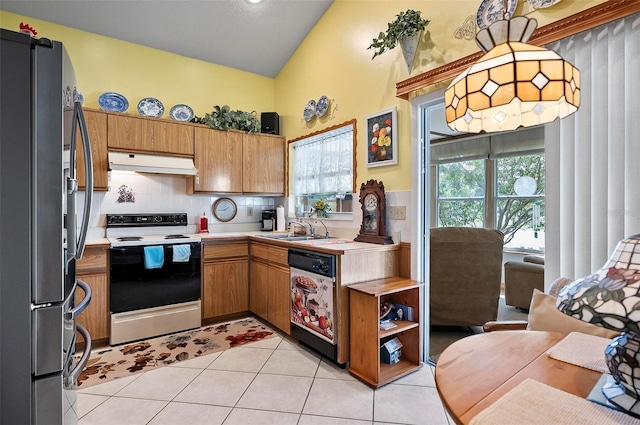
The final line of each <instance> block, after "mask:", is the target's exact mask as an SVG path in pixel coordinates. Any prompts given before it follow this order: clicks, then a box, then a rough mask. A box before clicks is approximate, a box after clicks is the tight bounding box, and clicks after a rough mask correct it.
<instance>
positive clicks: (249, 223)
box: [77, 171, 412, 243]
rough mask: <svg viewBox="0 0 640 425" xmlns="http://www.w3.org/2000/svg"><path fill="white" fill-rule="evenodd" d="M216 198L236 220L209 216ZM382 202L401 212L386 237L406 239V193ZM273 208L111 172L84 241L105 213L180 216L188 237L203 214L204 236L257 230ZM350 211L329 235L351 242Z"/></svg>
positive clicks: (265, 202) (98, 234) (268, 200)
mask: <svg viewBox="0 0 640 425" xmlns="http://www.w3.org/2000/svg"><path fill="white" fill-rule="evenodd" d="M123 193H125V194H129V195H133V196H128V197H126V199H125V202H123V201H122V195H123ZM222 197H228V198H231V199H233V200H234V202H235V203H236V205H237V206H238V212H237V214H236V216H235V217H234V219H233V220H232V221H230V222H228V223H222V222H219V221H217V220H216V219H215V218H214V217H213V214H212V212H211V206H212V205H213V203H214V202H215V201H216V200H217V199H219V198H222ZM354 198H355V199H357V197H354ZM386 198H387V209H388V210H389V207H390V206H405V207H406V212H407V213H406V218H405V219H404V220H393V219H391V218H390V217H389V214H387V233H388V234H389V235H390V236H392V237H393V239H394V242H396V243H398V242H399V241H400V240H402V241H408V240H410V233H409V232H410V231H411V219H412V217H411V191H395V192H387V193H386ZM84 199H85V193H84V192H79V196H78V200H77V214H78V222H81V220H82V214H83V205H84ZM356 202H357V201H356ZM279 204H282V205H284V206H285V208H286V207H287V205H288V203H287V202H286V199H285V198H283V197H263V196H245V195H205V194H203V195H188V194H187V182H186V178H185V177H183V176H174V175H167V174H141V173H134V172H128V171H112V172H110V176H109V191H108V192H95V193H94V196H93V207H92V212H91V217H90V219H89V232H88V237H89V239H94V238H103V237H105V236H106V223H107V219H106V214H144V213H186V214H187V216H188V226H187V232H188V233H191V232H197V230H198V229H199V223H200V217H201V216H202V213H203V212H204V213H205V214H206V216H207V218H208V220H209V232H212V233H218V232H251V231H259V230H260V219H261V217H262V211H263V210H265V209H275V207H276V206H277V205H279ZM249 210H252V215H249V214H248V211H249ZM353 211H354V212H353V214H352V215H349V216H348V217H343V218H340V219H337V218H334V219H332V218H331V217H330V218H329V219H327V220H323V221H324V222H325V224H326V225H327V227H328V228H329V230H330V234H331V235H333V236H339V237H343V238H353V237H355V236H356V235H357V234H358V231H359V229H360V223H361V220H362V211H361V209H360V206H359V205H354V208H353ZM398 239H399V240H398Z"/></svg>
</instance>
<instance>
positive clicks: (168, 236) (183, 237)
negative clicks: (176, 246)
mask: <svg viewBox="0 0 640 425" xmlns="http://www.w3.org/2000/svg"><path fill="white" fill-rule="evenodd" d="M164 238H165V239H188V238H189V236H185V235H167V236H165V237H164Z"/></svg>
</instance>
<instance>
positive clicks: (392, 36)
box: [367, 9, 430, 60]
mask: <svg viewBox="0 0 640 425" xmlns="http://www.w3.org/2000/svg"><path fill="white" fill-rule="evenodd" d="M420 13H421V12H420V11H419V10H418V11H416V10H412V9H409V10H407V11H406V12H400V13H398V14H397V15H396V20H395V21H393V22H390V23H388V24H387V25H388V26H387V32H386V33H384V32H381V33H380V34H379V35H378V37H376V38H374V39H373V43H371V45H370V46H369V47H367V50H369V49H374V52H373V57H372V58H371V59H372V60H373V59H375V57H376V56H379V55H381V54H383V53H384V52H386V51H387V50H391V49H393V48H394V47H396V46H397V45H398V43H399V42H400V40H401V39H403V38H405V37H411V36H412V35H415V34H416V33H419V32H420V31H422V30H424V29H425V28H426V26H427V25H429V22H430V21H428V20H426V19H422V17H420Z"/></svg>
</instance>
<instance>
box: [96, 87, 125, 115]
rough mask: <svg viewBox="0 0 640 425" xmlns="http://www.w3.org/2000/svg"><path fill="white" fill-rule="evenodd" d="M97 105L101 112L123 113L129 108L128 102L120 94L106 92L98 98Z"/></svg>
mask: <svg viewBox="0 0 640 425" xmlns="http://www.w3.org/2000/svg"><path fill="white" fill-rule="evenodd" d="M98 105H100V109H102V110H103V111H113V112H124V111H126V110H127V109H128V108H129V101H128V100H127V98H126V97H124V96H123V95H121V94H120V93H114V92H111V91H108V92H106V93H102V94H101V95H100V96H99V97H98Z"/></svg>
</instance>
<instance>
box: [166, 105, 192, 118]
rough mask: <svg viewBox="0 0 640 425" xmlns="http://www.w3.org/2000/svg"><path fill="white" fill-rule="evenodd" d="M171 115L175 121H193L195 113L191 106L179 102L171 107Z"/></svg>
mask: <svg viewBox="0 0 640 425" xmlns="http://www.w3.org/2000/svg"><path fill="white" fill-rule="evenodd" d="M169 116H170V117H171V119H172V120H175V121H191V119H192V118H193V116H194V114H193V109H191V107H190V106H188V105H185V104H182V103H179V104H177V105H174V106H173V107H172V108H171V109H169Z"/></svg>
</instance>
